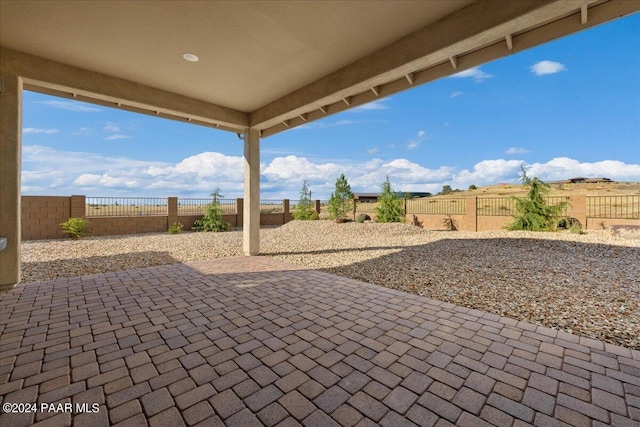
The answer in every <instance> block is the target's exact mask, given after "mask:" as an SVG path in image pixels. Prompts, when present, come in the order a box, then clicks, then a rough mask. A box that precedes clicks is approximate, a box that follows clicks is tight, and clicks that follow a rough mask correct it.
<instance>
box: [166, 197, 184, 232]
mask: <svg viewBox="0 0 640 427" xmlns="http://www.w3.org/2000/svg"><path fill="white" fill-rule="evenodd" d="M176 222H178V198H177V197H167V230H168V229H169V227H171V226H172V225H173V224H175V223H176ZM183 225H184V224H183Z"/></svg>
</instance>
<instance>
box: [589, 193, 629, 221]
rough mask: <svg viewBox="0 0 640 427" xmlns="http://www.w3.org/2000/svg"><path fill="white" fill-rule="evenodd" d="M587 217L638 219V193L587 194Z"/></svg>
mask: <svg viewBox="0 0 640 427" xmlns="http://www.w3.org/2000/svg"><path fill="white" fill-rule="evenodd" d="M587 217H588V218H611V219H640V195H637V196H636V195H634V196H587Z"/></svg>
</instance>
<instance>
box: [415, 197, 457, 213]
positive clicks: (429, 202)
mask: <svg viewBox="0 0 640 427" xmlns="http://www.w3.org/2000/svg"><path fill="white" fill-rule="evenodd" d="M466 206H467V203H466V200H465V199H464V198H463V197H456V198H453V197H447V198H441V199H435V198H430V197H428V198H424V199H409V200H407V214H427V215H464V214H465V213H466Z"/></svg>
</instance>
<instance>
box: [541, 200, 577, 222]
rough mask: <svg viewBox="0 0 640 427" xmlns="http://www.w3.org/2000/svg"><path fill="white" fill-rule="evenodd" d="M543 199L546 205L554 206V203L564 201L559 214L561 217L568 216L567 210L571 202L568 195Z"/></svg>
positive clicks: (569, 208)
mask: <svg viewBox="0 0 640 427" xmlns="http://www.w3.org/2000/svg"><path fill="white" fill-rule="evenodd" d="M544 200H545V202H546V203H547V206H554V205H559V204H561V203H564V206H563V207H562V209H560V212H559V215H560V216H562V217H568V216H569V211H570V210H571V203H570V201H569V197H568V196H552V197H545V198H544Z"/></svg>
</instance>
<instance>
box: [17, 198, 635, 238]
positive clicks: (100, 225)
mask: <svg viewBox="0 0 640 427" xmlns="http://www.w3.org/2000/svg"><path fill="white" fill-rule="evenodd" d="M586 200H587V198H586V196H584V195H578V196H572V197H571V199H570V204H571V208H570V215H571V217H572V218H576V219H578V220H579V221H580V224H582V227H583V228H584V229H587V230H600V229H603V228H605V229H609V228H610V227H612V226H616V225H632V226H640V220H639V219H610V218H587V202H586ZM85 203H86V197H85V196H83V195H74V196H70V197H58V196H22V204H21V213H22V224H21V225H22V227H21V234H22V240H38V239H63V238H66V237H68V236H67V235H65V234H64V233H63V232H62V229H61V228H60V223H62V222H65V221H66V220H67V219H69V218H71V217H84V215H85V209H86V206H85ZM465 203H466V208H465V212H466V214H465V215H452V218H453V220H454V221H455V222H456V224H457V226H458V229H459V230H464V231H488V230H500V229H503V228H504V227H505V226H506V225H507V224H509V223H511V222H512V221H513V218H512V217H511V216H480V215H478V210H477V206H478V200H477V198H476V197H468V198H467V199H466V200H465ZM167 207H168V215H158V216H153V215H144V216H120V217H115V216H114V217H108V216H104V217H90V218H87V219H88V220H89V222H90V224H91V234H92V235H94V236H108V235H119V234H136V233H152V232H166V231H167V230H168V228H169V226H171V225H172V224H173V223H175V222H180V223H181V224H182V225H183V229H184V230H190V229H191V227H192V226H193V223H194V222H195V221H196V220H198V219H201V218H202V215H178V199H177V198H176V197H169V198H168V199H167ZM283 207H284V208H285V209H284V211H285V213H269V214H261V215H260V224H261V225H282V224H286V223H287V222H289V221H291V220H293V215H292V214H291V213H290V212H288V211H289V210H290V209H289V200H286V199H285V200H283ZM315 208H316V211H318V213H319V211H320V201H318V200H316V201H315ZM236 212H237V213H236V214H225V215H224V216H223V218H224V220H225V221H227V222H228V223H230V224H231V225H232V226H233V227H241V226H242V225H243V217H242V212H243V199H237V200H236ZM358 213H360V212H358ZM367 214H368V215H369V216H371V218H372V219H375V213H374V212H367ZM447 217H448V215H428V214H407V215H406V221H407V222H408V223H414V224H416V225H418V224H420V225H421V226H422V227H424V228H427V229H440V230H441V229H444V228H445V224H444V221H445V219H447Z"/></svg>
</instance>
